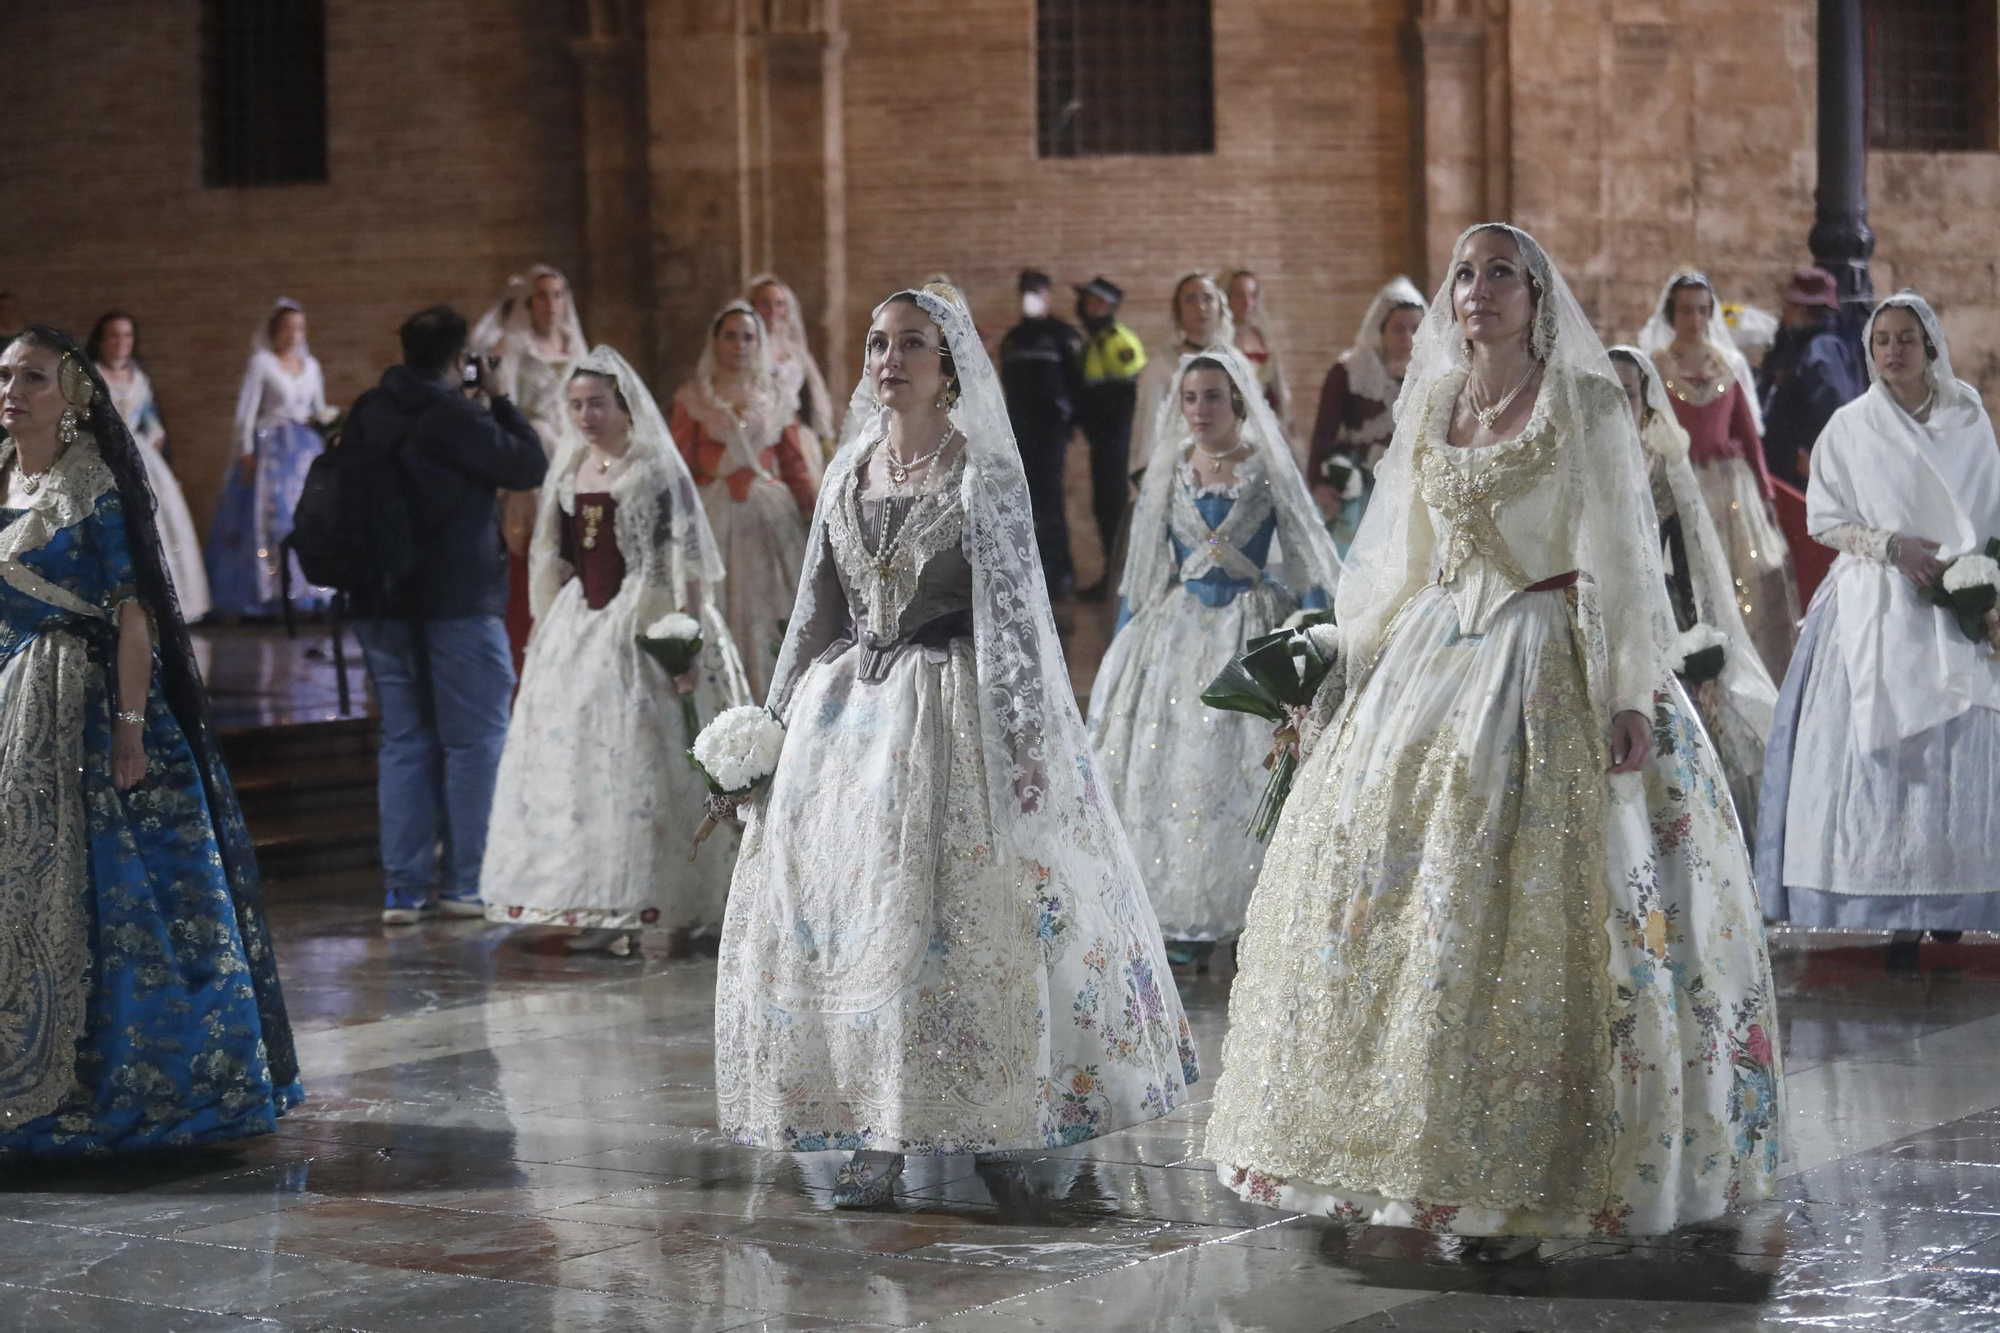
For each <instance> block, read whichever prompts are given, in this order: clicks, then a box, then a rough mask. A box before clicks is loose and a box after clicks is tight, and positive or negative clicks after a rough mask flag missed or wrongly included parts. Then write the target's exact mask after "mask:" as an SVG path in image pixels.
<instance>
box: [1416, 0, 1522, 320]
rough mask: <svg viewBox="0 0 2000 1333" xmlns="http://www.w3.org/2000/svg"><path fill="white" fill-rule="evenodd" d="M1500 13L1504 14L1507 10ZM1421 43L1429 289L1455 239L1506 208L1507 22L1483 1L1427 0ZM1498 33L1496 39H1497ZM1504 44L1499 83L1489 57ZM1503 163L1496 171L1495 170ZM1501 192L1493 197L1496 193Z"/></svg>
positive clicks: (1419, 27)
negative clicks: (1497, 196)
mask: <svg viewBox="0 0 2000 1333" xmlns="http://www.w3.org/2000/svg"><path fill="white" fill-rule="evenodd" d="M1499 12H1500V13H1501V14H1502V15H1503V16H1504V8H1501V9H1500V10H1499ZM1417 33H1418V37H1419V40H1420V42H1421V43H1422V48H1423V88H1424V256H1425V259H1426V260H1427V261H1428V263H1429V265H1430V272H1429V274H1428V276H1427V278H1426V280H1425V282H1424V283H1423V284H1422V285H1423V286H1424V288H1425V290H1429V289H1430V288H1432V287H1434V286H1436V285H1437V283H1438V282H1439V281H1441V280H1442V277H1443V274H1444V270H1445V266H1446V265H1447V264H1449V263H1450V262H1451V246H1452V242H1453V241H1455V240H1457V239H1458V234H1459V233H1460V232H1461V231H1464V230H1465V229H1466V227H1468V226H1470V225H1471V224H1472V223H1474V222H1481V221H1485V220H1488V219H1491V218H1505V216H1506V213H1507V200H1506V199H1505V198H1504V195H1505V193H1506V181H1507V172H1506V161H1507V154H1508V151H1509V145H1508V143H1507V125H1506V105H1507V103H1506V87H1505V84H1506V68H1505V50H1506V48H1505V19H1504V17H1501V18H1500V19H1498V21H1497V22H1496V20H1495V19H1494V17H1493V16H1492V15H1490V14H1489V13H1488V12H1487V9H1486V7H1485V6H1484V5H1482V4H1481V3H1479V0H1425V4H1424V13H1423V16H1422V17H1421V18H1419V19H1418V20H1417ZM1496 38H1497V40H1496ZM1496 46H1497V47H1498V48H1499V49H1498V64H1499V68H1498V71H1497V73H1498V80H1497V82H1498V85H1499V86H1498V87H1497V88H1496V87H1494V86H1493V84H1494V83H1495V80H1494V79H1493V78H1492V77H1491V74H1492V71H1489V61H1490V60H1492V59H1493V58H1494V56H1495V52H1494V51H1493V50H1492V48H1494V47H1496ZM1496 167H1497V170H1495V168H1496ZM1496 189H1497V190H1498V192H1499V193H1500V194H1501V195H1502V196H1503V197H1501V198H1497V199H1496V198H1494V197H1493V195H1494V193H1495V190H1496Z"/></svg>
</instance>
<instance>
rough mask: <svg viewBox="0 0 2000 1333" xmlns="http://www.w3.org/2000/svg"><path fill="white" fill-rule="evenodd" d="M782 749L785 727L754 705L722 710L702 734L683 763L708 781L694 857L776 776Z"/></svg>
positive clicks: (696, 739)
mask: <svg viewBox="0 0 2000 1333" xmlns="http://www.w3.org/2000/svg"><path fill="white" fill-rule="evenodd" d="M784 748H785V724H784V723H782V722H780V721H778V715H777V714H776V713H773V712H772V711H771V710H770V709H768V708H759V707H757V706H756V705H754V704H744V705H742V706H741V707H737V708H725V709H724V710H723V711H722V712H720V713H717V714H716V715H715V720H714V721H713V722H711V723H709V724H708V725H707V726H706V727H703V728H702V729H701V735H699V736H697V737H695V740H694V745H693V746H692V747H690V748H689V750H688V758H690V759H692V760H693V761H694V766H695V767H696V768H698V769H700V770H701V775H702V777H704V778H705V779H707V780H708V792H709V796H708V807H707V815H706V817H705V818H704V819H703V820H702V821H701V827H700V828H699V829H697V830H696V831H695V835H694V849H695V851H696V852H699V851H700V850H701V845H702V843H704V842H706V841H707V840H708V835H709V834H711V833H713V832H715V826H716V825H717V824H718V823H720V822H721V821H722V820H724V819H733V818H734V817H735V815H736V807H737V806H739V805H741V804H742V803H743V800H744V798H745V797H747V796H749V795H750V793H751V792H753V791H755V790H756V789H757V787H758V785H759V784H760V783H763V782H767V781H769V780H770V777H771V775H772V774H773V773H775V772H777V771H778V754H779V752H780V751H782V750H783V749H784ZM690 859H692V856H690Z"/></svg>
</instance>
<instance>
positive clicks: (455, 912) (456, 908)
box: [438, 898, 486, 917]
mask: <svg viewBox="0 0 2000 1333" xmlns="http://www.w3.org/2000/svg"><path fill="white" fill-rule="evenodd" d="M438 911H440V912H443V913H444V914H445V915H446V916H479V917H483V916H485V915H486V900H485V899H484V898H440V899H438Z"/></svg>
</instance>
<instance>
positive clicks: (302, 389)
mask: <svg viewBox="0 0 2000 1333" xmlns="http://www.w3.org/2000/svg"><path fill="white" fill-rule="evenodd" d="M332 415H333V414H332V412H330V411H329V410H328V408H327V405H326V381H325V379H324V377H322V375H321V374H320V368H319V362H318V361H317V360H315V359H314V358H313V354H312V353H311V352H310V351H308V350H307V349H306V312H305V308H304V307H303V306H301V305H300V304H299V303H298V302H297V301H293V300H290V299H282V300H280V301H278V302H277V304H275V305H273V306H272V307H271V313H270V315H269V316H268V317H266V319H265V321H264V323H263V324H262V325H261V326H260V327H259V328H258V330H257V336H256V337H255V338H254V339H252V340H251V347H250V365H249V368H248V369H246V370H245V371H244V372H243V388H242V391H241V392H240V393H238V394H237V397H236V458H235V460H234V461H233V462H232V463H231V464H230V468H229V475H228V478H227V479H226V481H225V482H224V484H223V488H222V499H221V501H220V502H219V503H218V504H217V505H216V510H215V519H214V522H212V523H211V524H210V525H209V531H208V584H209V592H210V595H211V596H212V598H213V599H214V602H215V609H216V610H217V611H220V612H221V613H223V614H224V615H232V616H261V615H271V614H274V613H275V612H276V611H277V610H278V602H279V596H280V593H281V592H282V587H281V579H280V577H279V560H278V557H279V554H280V548H279V544H280V543H281V542H283V541H284V539H285V538H286V537H287V536H289V535H290V533H291V531H292V511H293V510H294V509H296V508H298V504H299V493H300V492H301V491H303V490H304V489H305V484H306V472H307V471H308V470H309V469H310V468H311V467H312V461H313V459H315V458H318V457H319V456H320V453H321V452H322V450H324V448H325V447H326V442H325V440H324V439H323V438H321V436H320V433H319V432H318V431H317V430H315V429H313V427H314V426H315V425H316V424H322V423H324V422H326V421H327V420H329V419H330V418H331V417H332ZM291 587H292V598H293V600H294V601H298V602H303V603H305V604H307V605H313V604H316V603H320V602H324V601H325V600H326V598H327V595H328V594H327V592H326V590H325V589H323V588H314V587H312V586H311V585H309V584H308V583H307V582H306V581H305V575H304V574H302V573H300V572H299V562H298V559H297V557H293V559H292V562H291Z"/></svg>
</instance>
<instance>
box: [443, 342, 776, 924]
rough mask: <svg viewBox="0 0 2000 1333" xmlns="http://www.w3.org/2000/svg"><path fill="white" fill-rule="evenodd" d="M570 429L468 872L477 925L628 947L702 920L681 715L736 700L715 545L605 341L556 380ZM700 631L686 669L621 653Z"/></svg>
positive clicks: (634, 379)
mask: <svg viewBox="0 0 2000 1333" xmlns="http://www.w3.org/2000/svg"><path fill="white" fill-rule="evenodd" d="M569 413H570V417H571V421H572V425H571V427H570V428H569V429H568V430H567V431H566V432H565V437H566V442H565V444H564V446H563V451H562V453H561V455H560V457H559V459H558V461H557V464H556V467H555V469H554V470H553V471H552V472H551V473H550V475H549V479H548V481H547V482H546V483H545V484H544V486H543V488H542V510H541V515H540V517H539V518H538V519H537V521H536V524H535V540H534V544H533V547H532V549H531V552H530V558H529V579H530V584H531V597H532V599H533V605H534V613H535V636H534V639H533V640H532V641H531V642H530V643H529V645H528V660H527V669H526V671H525V672H524V673H523V675H522V677H521V692H520V694H519V696H518V697H517V698H516V699H515V701H514V716H513V720H512V722H510V723H509V725H508V728H507V748H506V749H505V750H504V751H503V752H502V754H501V757H500V776H499V781H498V784H497V786H496V788H495V791H494V796H493V820H492V825H491V827H492V832H491V833H490V834H489V836H488V838H487V842H486V863H485V866H484V868H483V869H482V870H481V871H480V877H479V882H480V884H481V886H482V887H483V889H484V895H485V898H486V903H487V907H486V915H487V919H488V920H492V921H503V922H507V923H510V924H514V925H557V926H568V927H573V928H575V929H576V931H577V933H576V934H575V935H573V936H571V937H570V940H569V944H568V947H569V948H570V950H571V951H572V952H588V951H595V950H606V951H609V952H611V953H614V954H618V955H621V956H629V955H632V954H635V953H636V952H637V945H638V935H639V932H640V930H641V929H643V928H646V927H657V928H660V929H663V930H670V931H673V932H675V934H676V935H677V936H678V937H680V938H679V939H677V941H676V947H678V945H679V944H681V943H684V942H685V936H686V934H687V933H688V932H691V931H693V930H695V929H697V928H701V927H708V928H710V929H718V928H720V926H721V924H722V903H723V898H724V897H725V895H727V893H728V891H729V874H730V870H731V868H732V866H733V863H734V851H735V845H734V844H735V835H734V833H733V832H726V831H725V832H723V833H719V834H717V835H716V836H715V837H714V838H713V839H711V842H712V843H713V844H714V845H713V846H711V847H709V848H708V849H707V850H705V851H704V853H703V855H702V856H701V857H700V858H699V859H697V860H696V861H694V862H693V863H692V864H690V863H689V861H688V859H687V854H686V848H687V829H688V826H689V825H690V824H692V823H693V822H695V821H697V820H699V819H700V818H701V813H700V812H701V810H702V807H703V802H704V800H705V799H706V798H707V794H708V792H707V788H706V786H705V784H704V783H703V781H702V777H701V774H700V773H699V772H697V771H696V770H695V769H694V768H693V767H691V766H690V765H689V764H688V762H687V758H686V754H687V749H688V747H689V746H690V745H692V744H694V737H693V736H690V735H689V734H687V727H686V723H685V722H684V720H683V717H682V712H681V709H680V707H679V705H678V703H677V701H676V696H677V692H678V691H679V690H682V689H685V690H687V691H689V692H690V693H692V695H693V696H694V701H695V709H696V713H697V715H698V716H702V717H710V718H712V717H714V716H715V715H716V714H717V713H719V712H721V711H722V710H723V709H725V708H734V707H736V706H737V705H739V704H746V703H748V702H750V687H749V683H748V682H747V681H746V680H744V678H743V667H742V664H741V663H740V662H739V661H738V660H737V654H736V648H735V645H734V644H733V643H732V642H731V640H730V637H729V626H728V624H727V623H726V622H725V621H724V620H723V617H722V612H721V608H720V606H719V604H718V602H717V598H716V590H717V589H718V587H719V586H720V584H721V582H722V574H723V570H722V555H721V552H720V550H719V549H718V548H717V546H716V543H715V536H714V534H713V533H712V532H710V531H709V526H708V519H707V516H706V515H705V514H704V512H703V510H702V505H701V500H700V498H699V497H698V496H697V495H696V494H695V488H694V479H693V478H692V477H691V476H689V475H688V471H687V466H686V464H684V463H683V462H681V458H680V454H679V453H678V451H676V449H675V448H674V441H673V437H672V436H671V435H669V434H668V433H667V425H666V422H665V421H663V420H662V419H661V417H660V409H659V408H658V406H657V405H655V403H654V401H653V396H652V395H651V394H650V393H648V392H647V391H646V386H645V384H644V383H643V382H642V381H641V380H640V379H639V376H638V374H637V373H636V372H634V371H633V369H632V367H631V366H630V365H628V364H627V363H626V361H625V358H624V357H622V356H620V355H618V353H616V352H614V351H612V350H611V349H610V348H609V347H599V348H597V349H596V350H595V351H593V352H591V353H590V354H589V355H588V356H586V357H584V358H583V359H582V360H581V361H580V362H579V363H578V365H577V367H576V369H575V370H574V371H572V372H571V375H570V381H569ZM674 611H680V612H681V613H682V614H684V615H687V616H690V617H692V618H693V619H694V620H695V621H697V622H698V623H699V624H700V626H701V632H702V650H701V653H700V655H699V657H697V659H696V661H695V666H694V668H693V670H692V671H691V672H689V673H688V676H687V677H686V678H683V679H682V680H679V681H674V680H670V679H668V677H667V675H666V672H665V669H664V668H663V667H662V666H661V665H660V664H659V663H658V662H657V661H655V660H653V659H652V658H651V657H650V656H648V655H647V653H646V652H645V650H643V649H642V648H640V647H639V644H638V640H639V638H640V637H641V636H642V635H644V634H645V633H646V631H647V630H648V629H649V628H650V627H652V626H653V625H654V624H655V623H656V622H657V621H659V620H660V618H661V617H663V616H665V615H667V614H669V613H671V612H674Z"/></svg>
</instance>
